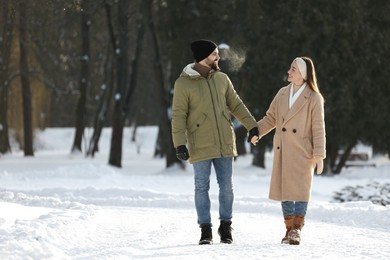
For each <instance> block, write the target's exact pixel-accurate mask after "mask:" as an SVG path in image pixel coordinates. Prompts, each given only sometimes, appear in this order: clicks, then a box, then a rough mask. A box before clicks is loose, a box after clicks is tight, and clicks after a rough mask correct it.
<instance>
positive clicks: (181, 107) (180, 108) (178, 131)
mask: <svg viewBox="0 0 390 260" xmlns="http://www.w3.org/2000/svg"><path fill="white" fill-rule="evenodd" d="M187 116H188V96H187V94H186V92H185V88H184V85H183V84H181V83H180V81H179V80H177V81H176V82H175V86H174V88H173V100H172V123H171V124H172V141H173V146H174V147H175V148H176V147H178V146H180V145H186V143H187V139H186V129H187Z"/></svg>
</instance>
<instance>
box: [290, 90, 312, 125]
mask: <svg viewBox="0 0 390 260" xmlns="http://www.w3.org/2000/svg"><path fill="white" fill-rule="evenodd" d="M288 90H289V91H286V92H287V93H285V96H286V97H284V98H285V99H286V100H285V101H286V102H285V104H287V105H286V106H287V109H288V103H289V98H290V96H289V94H290V88H288ZM310 93H311V91H310V87H309V86H306V88H305V90H304V91H303V92H302V94H301V95H300V96H299V97H298V99H297V100H296V101H295V103H294V105H293V106H292V107H291V109H290V110H288V112H287V113H286V114H285V115H286V116H285V117H284V121H283V125H284V124H285V123H286V122H287V121H288V120H290V119H291V118H292V117H293V116H294V115H295V114H296V113H298V111H299V110H301V109H302V107H303V106H304V105H305V104H306V102H308V100H309V97H310Z"/></svg>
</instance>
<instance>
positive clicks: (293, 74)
mask: <svg viewBox="0 0 390 260" xmlns="http://www.w3.org/2000/svg"><path fill="white" fill-rule="evenodd" d="M287 74H288V78H287V80H288V82H291V83H294V84H296V85H301V84H303V82H304V80H303V77H302V75H301V72H300V71H299V69H298V65H297V63H296V62H293V63H291V66H290V69H289V70H288V71H287Z"/></svg>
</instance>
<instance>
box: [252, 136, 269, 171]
mask: <svg viewBox="0 0 390 260" xmlns="http://www.w3.org/2000/svg"><path fill="white" fill-rule="evenodd" d="M251 147H252V151H253V161H252V165H254V166H257V167H261V168H265V151H266V145H265V143H264V142H261V140H260V141H259V142H258V143H257V145H256V146H254V147H253V146H251Z"/></svg>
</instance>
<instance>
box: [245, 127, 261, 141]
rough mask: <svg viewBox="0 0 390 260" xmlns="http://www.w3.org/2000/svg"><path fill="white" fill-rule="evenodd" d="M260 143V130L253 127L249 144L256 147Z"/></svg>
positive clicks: (250, 131)
mask: <svg viewBox="0 0 390 260" xmlns="http://www.w3.org/2000/svg"><path fill="white" fill-rule="evenodd" d="M258 141H259V128H257V127H253V128H252V129H251V130H249V135H248V143H252V144H253V145H256V144H257V142H258Z"/></svg>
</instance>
